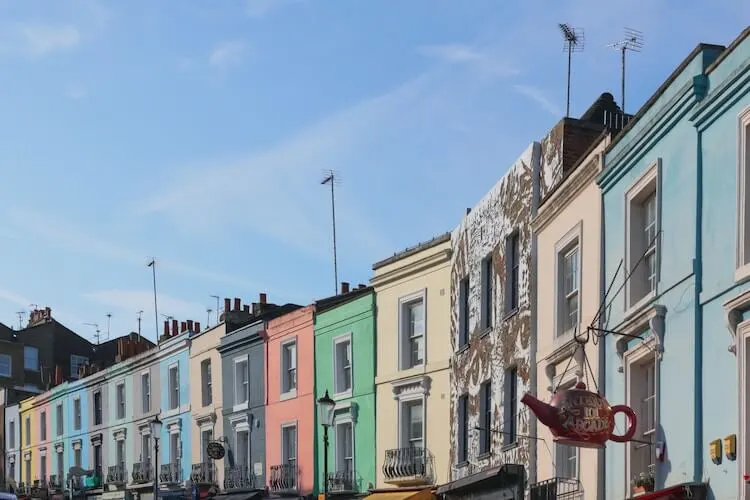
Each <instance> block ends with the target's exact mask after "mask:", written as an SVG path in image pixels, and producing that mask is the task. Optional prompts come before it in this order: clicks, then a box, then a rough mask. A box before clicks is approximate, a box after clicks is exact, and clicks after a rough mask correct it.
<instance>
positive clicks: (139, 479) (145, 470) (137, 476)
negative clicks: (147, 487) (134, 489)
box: [132, 460, 154, 484]
mask: <svg viewBox="0 0 750 500" xmlns="http://www.w3.org/2000/svg"><path fill="white" fill-rule="evenodd" d="M132 476H133V483H134V484H140V483H150V482H151V481H153V480H154V469H153V468H152V467H151V461H150V460H145V461H143V462H136V463H134V464H133V472H132Z"/></svg>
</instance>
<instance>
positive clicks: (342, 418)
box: [333, 412, 357, 472]
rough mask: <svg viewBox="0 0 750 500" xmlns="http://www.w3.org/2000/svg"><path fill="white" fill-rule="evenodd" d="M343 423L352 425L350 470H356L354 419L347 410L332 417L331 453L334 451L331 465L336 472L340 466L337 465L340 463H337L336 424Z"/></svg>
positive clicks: (337, 438) (337, 435)
mask: <svg viewBox="0 0 750 500" xmlns="http://www.w3.org/2000/svg"><path fill="white" fill-rule="evenodd" d="M343 424H349V425H351V426H352V470H353V471H356V470H357V451H356V449H357V445H356V439H355V438H354V432H355V430H354V427H355V425H354V420H353V419H352V415H351V413H349V412H346V413H343V412H342V413H341V414H340V415H338V416H336V417H334V420H333V435H334V439H333V453H334V455H335V456H334V461H333V466H334V469H335V471H336V472H338V471H340V470H341V468H340V467H339V466H340V465H341V464H339V448H338V446H339V442H338V440H339V430H338V426H339V425H343Z"/></svg>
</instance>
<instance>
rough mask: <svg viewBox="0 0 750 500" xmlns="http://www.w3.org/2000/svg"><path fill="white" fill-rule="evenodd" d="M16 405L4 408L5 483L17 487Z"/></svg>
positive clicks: (18, 424)
mask: <svg viewBox="0 0 750 500" xmlns="http://www.w3.org/2000/svg"><path fill="white" fill-rule="evenodd" d="M18 410H19V407H18V403H16V404H13V405H8V406H6V407H5V409H4V412H5V427H4V428H3V431H4V436H5V451H6V453H5V460H6V464H5V483H6V485H10V486H14V487H15V486H18V484H19V483H20V482H21V453H20V449H21V420H20V414H19V413H18Z"/></svg>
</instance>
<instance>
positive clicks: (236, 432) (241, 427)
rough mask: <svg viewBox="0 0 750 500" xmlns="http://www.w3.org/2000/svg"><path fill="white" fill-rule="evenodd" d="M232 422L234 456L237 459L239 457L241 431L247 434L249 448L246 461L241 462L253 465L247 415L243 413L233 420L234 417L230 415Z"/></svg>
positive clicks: (249, 465)
mask: <svg viewBox="0 0 750 500" xmlns="http://www.w3.org/2000/svg"><path fill="white" fill-rule="evenodd" d="M230 423H231V425H232V431H233V438H234V443H233V444H234V450H235V452H234V456H235V461H237V457H238V454H239V451H240V445H239V437H240V434H241V433H243V432H244V433H245V434H247V450H246V452H245V457H244V462H239V461H238V463H241V464H244V465H247V466H248V467H252V464H251V463H250V423H249V422H248V419H247V415H242V416H240V417H239V418H237V419H236V420H232V417H230Z"/></svg>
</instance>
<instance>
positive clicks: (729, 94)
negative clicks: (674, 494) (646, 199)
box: [690, 27, 750, 500]
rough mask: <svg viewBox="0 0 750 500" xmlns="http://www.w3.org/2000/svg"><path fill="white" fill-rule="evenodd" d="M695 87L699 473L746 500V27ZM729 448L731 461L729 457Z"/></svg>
mask: <svg viewBox="0 0 750 500" xmlns="http://www.w3.org/2000/svg"><path fill="white" fill-rule="evenodd" d="M700 84H701V85H703V87H704V88H705V91H704V94H705V97H703V98H702V99H701V101H700V102H699V103H697V104H696V106H695V107H694V108H693V111H692V115H691V117H690V119H691V121H692V124H693V126H694V127H695V130H696V137H697V144H698V164H699V167H698V168H699V176H700V178H701V179H702V190H701V192H700V198H699V201H700V204H701V206H702V218H701V220H700V221H699V222H700V227H701V229H702V232H701V238H700V239H699V242H700V247H699V250H700V252H701V255H699V258H700V259H701V263H702V265H701V276H702V283H701V284H702V287H701V289H700V294H699V301H700V302H699V303H700V304H701V305H702V310H701V314H700V317H701V320H702V330H701V336H702V338H701V339H700V341H701V344H702V345H703V357H702V363H703V380H702V382H703V404H704V414H703V420H702V425H701V427H700V429H699V432H700V433H701V434H702V437H703V444H704V454H703V456H704V463H703V471H704V475H705V476H706V478H707V479H708V480H710V482H711V489H712V491H713V493H714V495H715V498H717V499H732V500H734V499H739V500H746V499H750V482H748V481H747V480H746V479H745V476H746V475H747V474H749V473H750V463H749V462H750V449H749V448H750V442H749V441H748V440H749V439H750V432H748V429H749V426H748V416H747V415H748V411H747V410H748V408H749V406H748V403H749V402H750V400H749V399H748V376H749V375H750V372H749V371H748V367H749V365H748V359H749V358H748V356H749V355H750V321H748V320H750V190H749V189H748V188H750V27H749V28H747V29H745V30H744V32H743V33H742V34H741V35H740V36H739V37H738V38H737V39H736V40H735V41H734V42H733V43H732V44H731V45H730V46H729V47H727V49H726V50H725V51H724V52H723V53H722V54H721V56H719V58H718V59H717V60H716V61H714V62H713V64H711V66H709V67H708V68H707V70H706V72H705V76H704V77H702V78H701V79H700ZM727 329H728V330H729V331H728V332H727ZM725 438H726V439H725ZM710 443H714V449H717V451H719V454H720V461H719V460H716V461H714V460H712V458H711V456H710V455H709V452H710V450H709V444H710ZM733 443H736V460H731V459H730V458H728V457H727V453H728V452H730V453H729V454H730V455H731V451H732V449H731V448H732V446H733ZM717 445H718V447H717ZM727 445H729V446H727ZM716 462H719V463H716Z"/></svg>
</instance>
